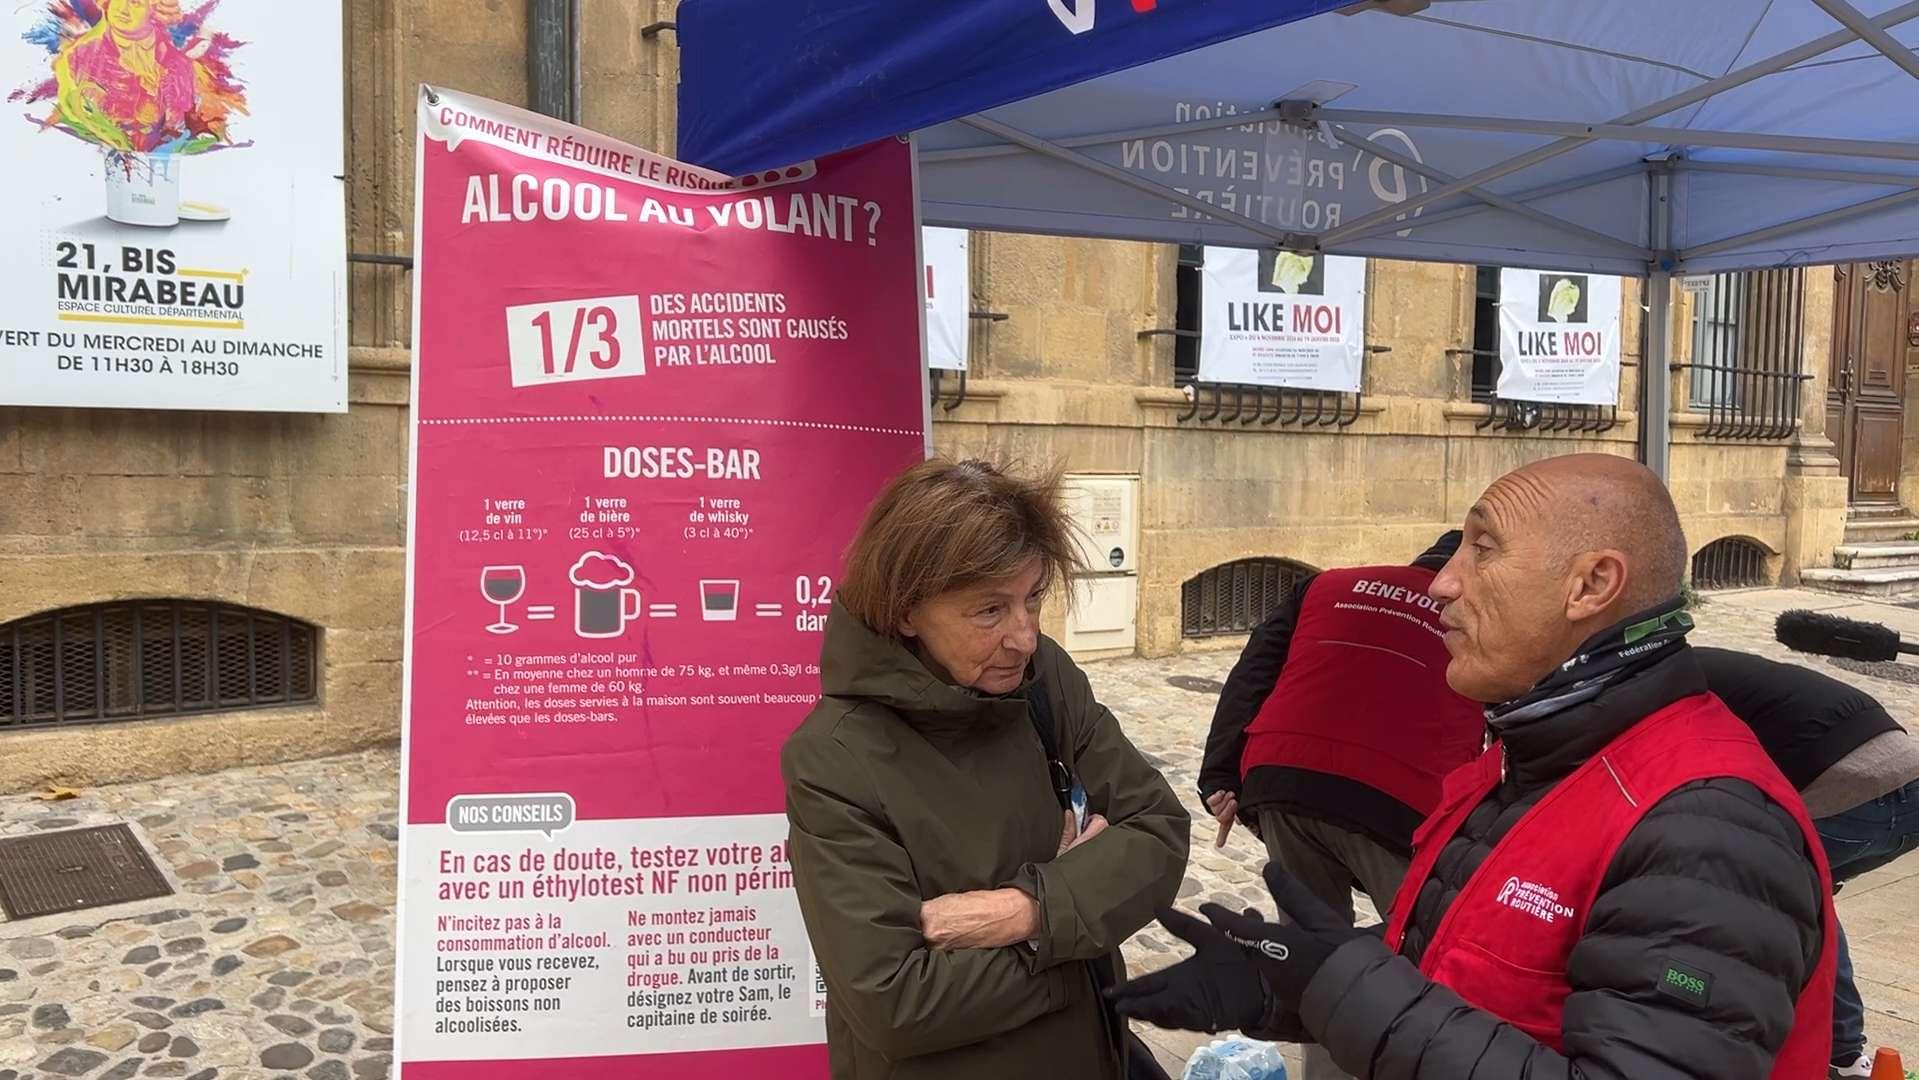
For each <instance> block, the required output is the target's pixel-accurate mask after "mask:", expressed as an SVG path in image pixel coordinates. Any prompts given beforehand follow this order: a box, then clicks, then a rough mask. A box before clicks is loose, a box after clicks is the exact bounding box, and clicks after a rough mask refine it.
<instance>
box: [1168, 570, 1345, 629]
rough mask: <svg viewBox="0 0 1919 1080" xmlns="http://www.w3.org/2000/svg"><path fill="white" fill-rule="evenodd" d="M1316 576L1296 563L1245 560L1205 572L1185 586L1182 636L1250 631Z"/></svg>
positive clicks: (1181, 588)
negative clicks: (1300, 585)
mask: <svg viewBox="0 0 1919 1080" xmlns="http://www.w3.org/2000/svg"><path fill="white" fill-rule="evenodd" d="M1316 572H1317V571H1315V570H1314V569H1313V568H1312V567H1310V566H1307V565H1305V564H1304V563H1296V562H1294V561H1292V560H1291V559H1241V560H1239V561H1237V562H1229V563H1222V564H1221V565H1219V566H1215V567H1213V568H1212V569H1211V570H1204V571H1201V572H1200V574H1199V576H1197V577H1195V578H1193V579H1192V580H1191V581H1188V582H1187V583H1186V584H1184V585H1182V586H1181V587H1180V604H1179V607H1180V636H1182V637H1189V638H1203V637H1214V636H1216V635H1219V634H1243V633H1246V632H1247V631H1249V630H1251V629H1252V628H1253V627H1255V626H1258V625H1259V624H1260V623H1261V622H1264V621H1265V619H1266V616H1268V615H1270V614H1272V612H1273V609H1274V608H1277V607H1278V606H1279V605H1281V604H1283V603H1285V602H1286V599H1287V597H1289V596H1291V595H1292V594H1293V587H1294V586H1295V585H1297V584H1299V582H1300V581H1301V580H1303V579H1305V578H1307V577H1309V576H1311V575H1312V574H1314V573H1316Z"/></svg>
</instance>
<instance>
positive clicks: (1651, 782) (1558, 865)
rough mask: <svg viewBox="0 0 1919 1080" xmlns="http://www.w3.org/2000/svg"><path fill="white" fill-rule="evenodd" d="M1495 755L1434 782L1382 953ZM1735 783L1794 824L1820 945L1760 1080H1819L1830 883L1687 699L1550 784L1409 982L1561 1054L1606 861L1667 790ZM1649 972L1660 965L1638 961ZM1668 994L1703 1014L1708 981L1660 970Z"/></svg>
mask: <svg viewBox="0 0 1919 1080" xmlns="http://www.w3.org/2000/svg"><path fill="white" fill-rule="evenodd" d="M1503 769H1504V755H1503V749H1502V748H1501V747H1498V746H1494V747H1493V748H1492V749H1491V750H1490V751H1488V752H1487V753H1486V754H1485V755H1484V756H1482V757H1481V758H1480V759H1479V760H1478V761H1477V762H1475V763H1473V764H1471V765H1467V766H1466V767H1464V768H1462V769H1460V770H1459V771H1458V772H1455V773H1454V774H1453V775H1451V776H1449V777H1447V778H1446V793H1445V797H1444V800H1443V802H1442V803H1441V805H1440V808H1439V810H1438V811H1437V812H1436V813H1434V814H1433V815H1432V816H1431V817H1429V818H1427V819H1426V823H1425V824H1424V825H1421V826H1420V828H1419V832H1417V833H1415V834H1414V836H1413V863H1412V867H1411V869H1410V870H1408V871H1407V874H1406V880H1405V883H1404V884H1403V885H1401V886H1400V889H1399V895H1398V896H1397V897H1396V898H1395V900H1394V903H1393V913H1392V918H1391V919H1390V920H1389V921H1388V922H1387V927H1386V945H1387V947H1389V948H1391V949H1394V950H1395V951H1396V950H1398V949H1399V948H1400V945H1401V943H1402V942H1403V941H1404V940H1405V935H1406V922H1407V920H1408V919H1409V918H1411V916H1412V910H1413V906H1414V904H1415V902H1416V901H1417V899H1418V897H1419V891H1420V888H1421V886H1423V885H1424V884H1425V882H1426V879H1427V877H1429V876H1430V875H1431V874H1432V869H1433V864H1434V863H1435V862H1437V861H1438V860H1439V853H1440V851H1441V849H1443V848H1444V847H1445V846H1446V842H1447V841H1448V840H1451V839H1452V837H1453V834H1454V833H1456V832H1458V831H1459V827H1460V825H1461V824H1463V823H1464V822H1465V820H1466V818H1467V816H1468V815H1469V814H1471V813H1472V811H1473V809H1474V808H1475V807H1477V806H1478V805H1479V804H1480V803H1481V802H1482V801H1484V800H1485V798H1486V796H1487V795H1489V794H1491V793H1492V791H1493V789H1494V788H1495V787H1497V786H1498V784H1499V782H1500V774H1501V772H1502V771H1503ZM1715 777H1732V778H1736V779H1739V780H1744V781H1746V782H1747V783H1749V784H1752V785H1753V786H1754V787H1757V788H1758V789H1759V790H1760V791H1763V792H1765V794H1766V796H1767V797H1768V798H1770V799H1772V800H1773V801H1774V802H1776V803H1778V804H1779V805H1780V806H1783V807H1785V808H1786V810H1787V811H1788V812H1790V813H1791V814H1792V816H1793V819H1794V820H1795V821H1797V822H1798V823H1799V831H1800V832H1801V833H1803V834H1804V836H1805V840H1806V850H1807V851H1808V852H1809V853H1810V856H1811V858H1812V861H1813V864H1814V865H1815V866H1817V867H1818V869H1819V882H1820V889H1821V894H1822V897H1823V912H1822V919H1823V922H1824V924H1825V931H1824V932H1825V943H1824V945H1823V946H1822V948H1821V949H1820V953H1819V963H1818V965H1817V966H1816V967H1815V968H1814V969H1813V974H1812V977H1811V978H1809V979H1808V980H1806V985H1805V987H1804V988H1803V989H1802V990H1801V991H1800V993H1799V998H1798V1002H1797V1011H1796V1012H1795V1013H1794V1015H1793V1025H1792V1033H1791V1034H1790V1035H1789V1036H1788V1037H1787V1039H1786V1045H1785V1046H1784V1047H1783V1048H1782V1049H1781V1050H1780V1051H1779V1055H1778V1057H1777V1058H1775V1059H1774V1062H1773V1069H1772V1074H1771V1075H1772V1076H1773V1077H1775V1078H1778V1080H1805V1078H1807V1077H1815V1076H1824V1075H1825V1074H1826V1065H1827V1061H1828V1058H1829V1057H1830V1055H1831V1046H1832V991H1833V976H1834V970H1835V966H1836V960H1835V954H1834V947H1833V946H1834V928H1835V927H1836V926H1837V925H1838V921H1837V919H1836V918H1835V917H1834V915H1833V909H1832V874H1831V871H1830V870H1829V869H1828V868H1827V865H1826V854H1825V849H1824V848H1823V847H1822V846H1820V843H1819V837H1818V835H1817V834H1815V833H1814V832H1813V828H1812V819H1811V818H1809V817H1808V816H1807V815H1806V807H1805V804H1804V803H1803V802H1801V801H1800V799H1799V793H1798V792H1796V791H1794V790H1793V787H1792V785H1791V784H1789V783H1787V782H1786V778H1785V777H1784V776H1781V775H1780V773H1779V769H1778V767H1776V766H1775V765H1773V763H1772V759H1771V758H1768V757H1767V756H1766V753H1765V751H1764V750H1762V749H1760V746H1759V743H1758V741H1757V740H1756V739H1754V738H1753V735H1752V729H1750V728H1748V727H1747V726H1746V725H1745V724H1743V723H1741V722H1740V721H1739V718H1738V717H1736V716H1734V715H1733V714H1732V712H1731V711H1730V710H1728V709H1727V708H1726V706H1725V705H1724V704H1723V703H1722V702H1720V700H1719V699H1718V698H1717V697H1714V696H1713V695H1711V694H1700V695H1699V696H1697V697H1690V698H1686V699H1684V700H1681V701H1677V702H1674V703H1673V704H1671V705H1668V706H1667V707H1665V708H1663V709H1661V710H1659V711H1658V712H1656V713H1653V714H1652V715H1651V716H1649V717H1647V718H1646V719H1644V720H1642V721H1640V722H1639V723H1638V724H1635V725H1633V727H1631V728H1630V729H1628V730H1627V731H1626V732H1625V733H1624V734H1622V735H1620V736H1619V737H1618V738H1616V739H1614V740H1613V741H1612V742H1611V743H1609V744H1607V746H1606V748H1605V749H1603V750H1601V751H1600V752H1599V753H1597V754H1594V755H1593V756H1592V758H1591V759H1590V760H1588V761H1587V762H1586V763H1585V764H1584V765H1582V766H1580V767H1579V768H1578V769H1576V770H1574V771H1573V773H1572V774H1571V775H1570V776H1568V777H1566V778H1565V779H1564V780H1562V781H1560V783H1559V785H1558V786H1557V787H1555V788H1553V789H1552V790H1551V791H1549V792H1547V793H1546V794H1545V796H1544V797H1543V798H1541V799H1540V800H1539V802H1538V803H1536V804H1534V805H1533V807H1532V809H1531V810H1528V811H1527V812H1526V814H1525V816H1524V817H1522V818H1520V819H1519V821H1518V822H1516V823H1515V824H1514V825H1513V827H1512V830H1511V831H1510V832H1508V833H1507V834H1506V836H1505V838H1504V839H1502V840H1501V841H1500V842H1499V844H1498V846H1496V847H1494V848H1493V851H1492V854H1490V855H1488V856H1487V857H1486V861H1485V862H1484V863H1483V864H1481V865H1480V867H1479V870H1478V871H1477V872H1476V873H1474V874H1473V876H1472V878H1471V879H1470V880H1469V881H1468V882H1467V883H1466V886H1465V888H1463V889H1461V890H1460V893H1459V896H1458V898H1457V899H1455V900H1454V901H1453V903H1452V906H1451V907H1450V908H1448V909H1447V910H1446V914H1445V915H1444V916H1442V917H1441V919H1440V922H1439V926H1438V927H1437V929H1436V930H1435V931H1434V933H1433V938H1432V941H1431V942H1430V943H1429V944H1428V945H1427V946H1426V952H1425V954H1424V955H1423V956H1421V957H1420V960H1419V969H1420V970H1421V971H1423V972H1425V973H1426V975H1427V976H1428V977H1430V978H1432V979H1433V980H1434V981H1436V982H1439V983H1442V984H1444V985H1446V986H1448V987H1451V988H1452V990H1453V992H1454V993H1457V994H1458V995H1459V996H1460V997H1462V998H1465V999H1466V1001H1467V1002H1468V1003H1470V1004H1472V1005H1474V1006H1476V1007H1478V1008H1481V1009H1484V1010H1486V1011H1487V1012H1490V1013H1492V1014H1493V1015H1494V1016H1497V1017H1499V1018H1500V1019H1502V1020H1505V1021H1506V1022H1508V1023H1510V1024H1512V1025H1513V1026H1514V1027H1517V1028H1519V1029H1520V1030H1522V1031H1524V1032H1525V1033H1526V1034H1528V1035H1531V1036H1532V1037H1533V1038H1535V1039H1537V1040H1539V1041H1540V1042H1542V1043H1545V1044H1546V1045H1548V1046H1551V1047H1553V1048H1554V1049H1556V1050H1559V1049H1563V1046H1562V1040H1563V1038H1564V1036H1563V1032H1562V1029H1561V1021H1562V1014H1563V1013H1564V1011H1565V1007H1566V997H1567V995H1569V994H1570V993H1571V992H1572V988H1571V986H1570V985H1569V983H1568V982H1567V979H1566V961H1567V959H1568V957H1570V956H1571V955H1572V949H1573V945H1574V944H1575V943H1577V942H1578V941H1579V938H1580V935H1581V934H1582V933H1583V932H1584V930H1585V925H1586V917H1587V915H1588V913H1589V912H1591V910H1592V905H1593V901H1594V899H1595V898H1597V897H1598V895H1599V886H1600V883H1601V881H1602V880H1603V879H1604V877H1605V875H1606V868H1607V867H1609V866H1611V865H1612V861H1613V856H1614V855H1615V854H1617V853H1618V851H1619V846H1620V844H1621V843H1623V842H1624V841H1625V839H1626V834H1627V833H1629V832H1631V831H1632V829H1633V826H1635V825H1637V824H1638V823H1639V821H1640V819H1641V818H1643V817H1645V815H1646V812H1647V811H1649V810H1651V809H1652V808H1653V806H1654V805H1655V804H1657V803H1658V802H1659V800H1661V799H1663V798H1665V797H1666V796H1667V795H1669V794H1671V793H1672V792H1673V791H1674V790H1675V789H1677V788H1680V787H1683V786H1684V785H1686V784H1690V783H1693V782H1694V781H1698V780H1707V779H1712V778H1715ZM1647 962H1648V963H1649V964H1654V963H1658V964H1665V963H1667V962H1668V961H1667V960H1666V959H1664V958H1661V957H1648V958H1647ZM1663 970H1664V971H1665V973H1666V974H1665V978H1666V980H1667V982H1669V983H1671V989H1670V991H1669V992H1670V993H1672V994H1674V996H1676V997H1677V998H1679V999H1680V1000H1681V1001H1687V1000H1693V999H1696V1000H1698V1001H1700V1002H1701V1003H1703V1002H1704V1001H1705V999H1706V997H1707V995H1708V994H1709V993H1710V983H1709V982H1708V981H1707V980H1708V979H1709V973H1702V972H1698V971H1695V970H1693V969H1691V968H1688V967H1687V966H1686V965H1685V964H1684V962H1683V961H1681V960H1673V961H1672V962H1671V963H1670V966H1669V967H1666V968H1664V969H1663Z"/></svg>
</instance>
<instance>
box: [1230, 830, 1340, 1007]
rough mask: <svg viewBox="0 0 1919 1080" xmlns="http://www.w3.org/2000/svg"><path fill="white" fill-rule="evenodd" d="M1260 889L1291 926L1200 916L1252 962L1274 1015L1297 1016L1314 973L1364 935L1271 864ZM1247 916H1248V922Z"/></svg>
mask: <svg viewBox="0 0 1919 1080" xmlns="http://www.w3.org/2000/svg"><path fill="white" fill-rule="evenodd" d="M1265 878H1266V890H1267V891H1268V892H1270V893H1272V894H1273V903H1275V904H1277V905H1278V906H1279V911H1280V914H1281V915H1283V916H1285V917H1286V918H1288V919H1290V920H1292V923H1291V925H1281V924H1278V923H1271V922H1267V921H1266V920H1265V919H1263V918H1260V917H1259V916H1258V915H1257V913H1254V912H1248V913H1247V914H1245V915H1234V914H1233V913H1231V912H1229V911H1227V910H1226V909H1225V908H1220V907H1215V908H1214V909H1213V910H1211V911H1208V910H1207V909H1205V908H1201V909H1200V910H1201V911H1203V912H1205V913H1206V917H1207V918H1208V919H1210V920H1212V923H1213V925H1214V926H1215V927H1217V928H1218V929H1219V930H1220V931H1222V932H1223V933H1225V934H1226V936H1227V937H1228V938H1230V939H1231V940H1232V941H1234V942H1235V943H1237V944H1239V945H1240V946H1242V947H1244V948H1245V949H1246V950H1247V951H1248V953H1249V954H1251V956H1252V959H1253V963H1254V965H1255V966H1256V967H1258V968H1259V973H1260V976H1261V977H1262V978H1264V979H1265V980H1266V985H1267V986H1268V987H1270V988H1271V990H1272V992H1273V997H1274V998H1275V999H1276V1000H1275V1001H1274V1002H1273V1003H1272V1004H1274V1005H1276V1006H1277V1007H1278V1008H1277V1012H1278V1013H1279V1014H1280V1015H1294V1014H1297V1013H1298V1012H1299V1002H1300V999H1301V998H1303V997H1305V996H1306V987H1307V986H1308V985H1310V984H1311V983H1312V981H1313V976H1315V975H1317V974H1319V969H1320V967H1321V966H1322V965H1324V964H1325V963H1326V961H1327V959H1328V958H1329V957H1331V956H1332V955H1333V953H1334V952H1337V951H1338V949H1339V947H1340V946H1341V945H1344V944H1346V943H1347V942H1348V941H1351V940H1353V939H1354V938H1357V937H1366V936H1367V935H1368V933H1369V931H1366V930H1355V929H1353V926H1352V924H1351V923H1350V922H1348V921H1347V920H1345V919H1342V918H1340V917H1339V913H1338V912H1336V911H1334V910H1333V909H1332V908H1330V907H1328V906H1327V905H1326V904H1325V902H1323V901H1322V900H1320V898H1319V897H1317V896H1314V895H1313V894H1312V893H1311V892H1310V891H1309V890H1307V888H1306V886H1304V885H1301V884H1300V883H1299V879H1298V878H1295V877H1294V876H1292V875H1291V874H1289V873H1287V872H1286V870H1285V868H1283V867H1281V866H1280V865H1279V864H1278V863H1277V862H1269V863H1267V864H1266V871H1265ZM1248 916H1251V917H1248Z"/></svg>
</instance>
